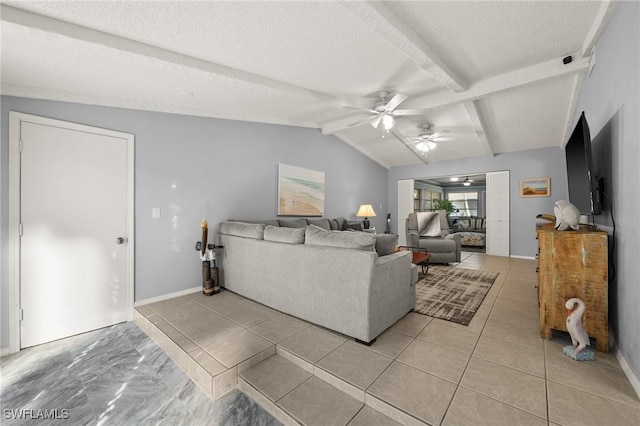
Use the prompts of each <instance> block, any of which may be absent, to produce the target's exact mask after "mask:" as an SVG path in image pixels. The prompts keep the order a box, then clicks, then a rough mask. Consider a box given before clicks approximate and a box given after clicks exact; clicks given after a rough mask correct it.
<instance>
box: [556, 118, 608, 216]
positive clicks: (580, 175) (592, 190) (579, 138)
mask: <svg viewBox="0 0 640 426" xmlns="http://www.w3.org/2000/svg"><path fill="white" fill-rule="evenodd" d="M565 154H566V157H567V179H568V183H569V201H570V202H571V204H573V205H575V206H576V207H577V208H578V210H580V213H581V214H583V215H591V216H593V215H598V214H600V197H599V194H598V188H597V182H596V181H597V179H596V177H595V176H594V175H593V159H592V157H591V134H590V133H589V125H588V124H587V119H586V118H585V116H584V111H582V114H580V119H579V120H578V123H577V124H576V127H575V129H573V133H572V134H571V137H570V138H569V141H568V142H567V146H566V147H565Z"/></svg>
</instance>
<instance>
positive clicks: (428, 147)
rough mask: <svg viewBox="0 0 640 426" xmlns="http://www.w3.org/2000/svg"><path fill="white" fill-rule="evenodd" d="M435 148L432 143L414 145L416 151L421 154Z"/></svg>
mask: <svg viewBox="0 0 640 426" xmlns="http://www.w3.org/2000/svg"><path fill="white" fill-rule="evenodd" d="M435 147H436V144H435V143H434V142H420V143H418V144H417V145H416V149H417V150H418V151H422V152H428V151H431V150H432V149H434V148H435Z"/></svg>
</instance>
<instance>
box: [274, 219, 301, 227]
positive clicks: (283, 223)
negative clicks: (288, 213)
mask: <svg viewBox="0 0 640 426" xmlns="http://www.w3.org/2000/svg"><path fill="white" fill-rule="evenodd" d="M278 223H279V224H280V226H281V227H283V228H306V227H307V219H295V220H282V219H279V220H278Z"/></svg>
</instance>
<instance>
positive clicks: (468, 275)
mask: <svg viewBox="0 0 640 426" xmlns="http://www.w3.org/2000/svg"><path fill="white" fill-rule="evenodd" d="M496 278H498V272H491V271H478V270H475V269H465V268H454V267H451V266H440V265H431V266H430V267H429V273H427V276H426V277H425V278H422V279H421V280H419V281H418V283H417V284H416V307H415V309H414V312H418V313H420V314H423V315H429V316H430V317H435V318H440V319H443V320H447V321H451V322H455V323H458V324H462V325H469V323H470V322H471V320H472V319H473V316H474V315H475V314H476V311H477V310H478V308H479V307H480V304H481V303H482V301H483V300H484V297H485V296H486V295H487V293H488V292H489V289H491V286H492V285H493V283H494V282H495V280H496Z"/></svg>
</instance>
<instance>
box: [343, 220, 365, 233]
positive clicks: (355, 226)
mask: <svg viewBox="0 0 640 426" xmlns="http://www.w3.org/2000/svg"><path fill="white" fill-rule="evenodd" d="M350 229H351V230H353V231H362V222H359V221H353V220H347V221H345V225H344V230H345V231H347V230H350Z"/></svg>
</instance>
